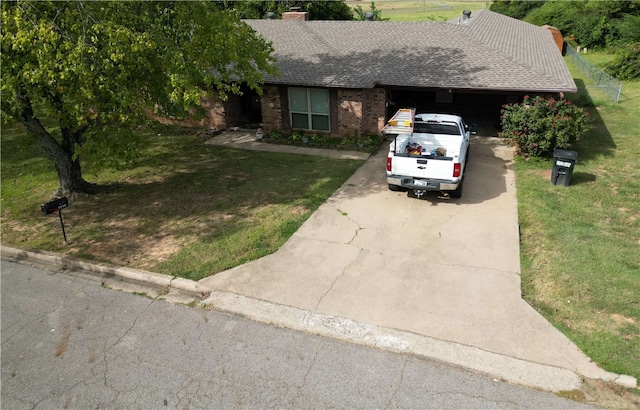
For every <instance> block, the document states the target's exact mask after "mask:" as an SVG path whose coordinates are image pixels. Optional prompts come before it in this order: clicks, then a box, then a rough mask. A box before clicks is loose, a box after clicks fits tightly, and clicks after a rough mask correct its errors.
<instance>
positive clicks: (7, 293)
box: [1, 260, 592, 409]
mask: <svg viewBox="0 0 640 410" xmlns="http://www.w3.org/2000/svg"><path fill="white" fill-rule="evenodd" d="M1 287H2V292H1V293H2V302H1V303H2V323H1V324H2V333H1V338H2V395H1V399H2V402H1V404H2V408H6V409H26V408H29V409H31V408H34V409H51V408H56V409H59V408H60V409H61V408H65V409H88V408H94V409H95V408H101V409H102V408H144V409H152V408H154V409H162V408H180V409H185V408H189V409H197V408H367V409H371V408H412V409H422V408H434V409H435V408H437V409H447V408H451V409H454V408H455V409H461V408H478V409H542V408H544V409H587V408H592V407H589V406H585V405H582V404H579V403H575V402H571V401H567V400H564V399H561V398H558V397H556V396H554V395H552V394H549V393H544V392H539V391H535V390H530V389H527V388H524V387H520V386H515V385H510V384H507V383H504V382H501V381H498V380H494V379H491V378H488V377H486V376H484V375H480V374H475V373H471V372H468V371H465V370H461V369H458V368H453V367H449V366H447V365H443V364H441V363H437V362H433V361H429V360H425V359H422V358H418V357H415V356H411V355H406V354H397V353H391V352H385V351H380V350H375V349H371V348H368V347H363V346H357V345H351V344H348V343H344V342H340V341H336V340H333V339H327V338H323V337H320V336H315V335H310V334H306V333H301V332H298V331H294V330H289V329H282V328H277V327H273V326H269V325H265V324H262V323H256V322H253V321H250V320H248V319H245V318H243V317H238V316H234V315H229V314H223V313H219V312H215V311H205V310H201V309H198V308H189V307H186V306H181V305H173V304H170V303H168V302H165V301H161V300H152V299H149V298H146V297H143V296H140V295H133V294H129V293H125V292H121V291H116V290H112V289H105V288H102V287H101V286H100V282H97V281H93V280H87V279H83V278H79V277H74V276H68V275H65V274H61V273H51V272H47V271H43V270H40V269H36V268H32V267H29V266H25V265H21V264H17V263H13V262H8V261H4V260H3V261H2V264H1Z"/></svg>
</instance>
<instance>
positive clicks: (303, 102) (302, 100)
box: [289, 88, 309, 112]
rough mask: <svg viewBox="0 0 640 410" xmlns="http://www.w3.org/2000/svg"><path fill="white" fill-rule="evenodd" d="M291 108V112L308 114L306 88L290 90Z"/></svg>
mask: <svg viewBox="0 0 640 410" xmlns="http://www.w3.org/2000/svg"><path fill="white" fill-rule="evenodd" d="M289 106H290V107H291V111H301V112H307V111H308V110H309V107H308V105H307V90H306V89H305V88H289Z"/></svg>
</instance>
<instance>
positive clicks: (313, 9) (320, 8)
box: [216, 0, 353, 20]
mask: <svg viewBox="0 0 640 410" xmlns="http://www.w3.org/2000/svg"><path fill="white" fill-rule="evenodd" d="M216 4H217V5H218V7H221V8H225V9H232V10H235V11H236V12H237V13H238V16H240V18H243V19H263V18H266V16H267V13H269V12H271V13H274V15H275V17H276V18H280V17H281V16H282V13H284V12H287V11H289V10H290V9H291V7H300V8H301V9H302V10H304V11H307V12H308V13H309V20H353V11H352V10H351V7H349V5H348V4H347V3H345V1H344V0H311V1H301V0H227V1H224V2H217V3H216Z"/></svg>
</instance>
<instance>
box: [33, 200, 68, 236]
mask: <svg viewBox="0 0 640 410" xmlns="http://www.w3.org/2000/svg"><path fill="white" fill-rule="evenodd" d="M68 206H69V201H68V200H67V198H66V197H63V198H58V199H54V200H53V201H51V202H47V203H46V204H42V205H40V209H41V210H42V212H44V214H45V215H49V214H52V213H54V212H57V213H58V216H59V217H60V226H61V227H62V237H63V238H64V243H65V244H66V243H67V233H66V232H65V231H64V222H63V221H62V209H64V208H66V207H68Z"/></svg>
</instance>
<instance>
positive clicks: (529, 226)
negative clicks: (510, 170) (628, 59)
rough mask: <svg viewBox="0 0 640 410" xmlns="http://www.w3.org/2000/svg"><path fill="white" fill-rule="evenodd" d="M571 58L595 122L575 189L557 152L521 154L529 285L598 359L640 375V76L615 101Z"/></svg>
mask: <svg viewBox="0 0 640 410" xmlns="http://www.w3.org/2000/svg"><path fill="white" fill-rule="evenodd" d="M567 64H568V65H569V66H570V69H571V70H572V73H573V75H574V78H576V82H577V84H578V86H579V88H580V91H579V94H578V95H568V96H567V98H569V99H576V100H581V101H583V102H585V103H586V104H587V105H589V104H591V105H592V106H591V107H590V108H589V113H590V115H591V117H592V119H593V121H594V124H593V125H594V128H593V129H592V130H591V131H590V132H589V133H588V134H587V135H584V136H583V137H582V138H581V140H580V141H578V143H577V144H576V145H575V146H574V147H573V149H575V150H576V151H577V152H578V155H579V156H578V161H577V165H576V167H575V170H574V174H573V177H572V180H571V185H570V186H569V187H561V186H553V185H551V183H550V180H549V173H550V170H551V167H552V161H550V160H549V161H536V160H529V161H524V160H521V159H519V160H518V161H517V162H516V175H517V185H518V204H519V217H520V225H521V232H522V243H521V252H522V254H521V261H522V292H523V296H524V298H525V299H526V300H527V301H529V303H531V305H532V306H534V307H535V308H536V309H537V310H538V311H539V312H540V313H542V314H543V315H544V316H545V317H546V318H547V319H549V320H550V321H551V322H552V323H553V324H554V325H555V326H556V327H557V328H559V329H560V330H561V331H563V332H564V333H565V334H566V335H567V336H568V337H569V338H570V339H571V340H573V341H574V342H575V343H576V344H577V345H578V346H579V347H580V348H581V349H582V350H583V351H584V352H585V353H586V354H587V355H588V356H589V357H591V358H592V359H593V360H594V361H595V362H596V363H597V364H598V365H600V366H601V367H603V368H604V369H606V370H608V371H611V372H615V373H621V374H628V375H632V376H634V377H636V378H639V379H640V161H639V160H638V158H640V131H639V129H640V121H639V120H638V118H640V105H639V104H638V101H640V81H633V82H625V83H624V85H623V89H622V98H621V101H620V103H619V104H615V103H613V102H610V101H609V100H608V99H607V98H606V96H604V94H602V93H599V92H598V90H596V89H594V88H591V87H589V86H590V85H591V84H590V83H589V81H588V80H586V79H584V77H583V75H582V73H581V72H580V71H578V70H577V69H575V67H573V65H572V64H571V62H570V60H569V59H567Z"/></svg>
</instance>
